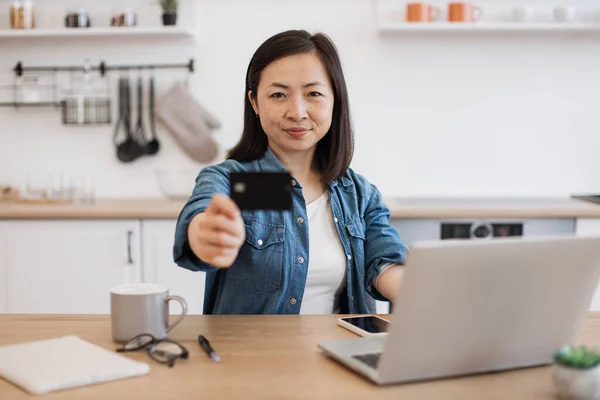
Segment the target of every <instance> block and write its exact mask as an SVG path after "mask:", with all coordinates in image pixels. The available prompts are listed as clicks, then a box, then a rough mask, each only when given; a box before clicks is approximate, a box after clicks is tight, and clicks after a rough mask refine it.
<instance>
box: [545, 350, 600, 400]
mask: <svg viewBox="0 0 600 400" xmlns="http://www.w3.org/2000/svg"><path fill="white" fill-rule="evenodd" d="M599 365H600V353H598V352H597V351H596V350H594V349H589V348H587V347H586V346H563V347H561V348H560V349H559V350H558V351H557V352H556V353H555V354H554V374H553V379H554V385H555V386H556V389H557V391H558V394H559V396H560V397H562V398H565V399H575V400H592V399H596V398H598V396H600V367H599Z"/></svg>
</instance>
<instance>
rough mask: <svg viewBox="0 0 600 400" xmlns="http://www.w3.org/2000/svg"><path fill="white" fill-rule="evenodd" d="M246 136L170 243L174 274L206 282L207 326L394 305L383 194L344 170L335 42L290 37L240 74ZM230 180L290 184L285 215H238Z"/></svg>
mask: <svg viewBox="0 0 600 400" xmlns="http://www.w3.org/2000/svg"><path fill="white" fill-rule="evenodd" d="M244 102H245V109H244V131H243V133H242V137H241V138H240V141H239V142H238V144H237V145H236V146H235V147H234V148H233V149H232V150H231V151H230V153H229V155H228V157H227V158H228V159H227V160H226V161H224V162H222V163H221V164H218V165H213V166H209V167H206V168H204V169H203V170H202V171H201V172H200V174H199V175H198V178H197V180H196V185H195V187H194V191H193V193H192V196H191V197H190V199H189V200H188V202H187V203H186V205H185V206H184V208H183V210H182V212H181V214H180V216H179V219H178V222H177V228H176V232H175V246H174V252H173V254H174V259H175V262H176V263H177V264H178V265H179V266H181V267H183V268H187V269H190V270H193V271H206V272H207V274H206V288H205V301H204V312H205V313H206V314H241V313H246V314H256V313H269V314H273V313H277V314H298V313H301V314H326V313H373V312H375V301H374V300H393V298H394V295H395V292H396V288H397V287H398V285H399V283H400V279H401V276H402V269H401V267H400V266H399V265H400V264H402V263H403V262H404V259H405V256H406V251H407V247H406V246H405V245H404V243H403V242H402V241H401V240H400V237H399V236H398V233H397V232H396V230H395V229H394V228H393V227H392V226H391V225H390V213H389V210H388V208H387V207H386V206H385V204H383V202H382V200H381V194H380V193H379V190H378V189H377V188H376V187H375V186H374V185H372V184H370V183H369V182H368V181H367V180H366V179H365V178H364V177H363V176H361V175H359V174H357V173H356V172H354V171H353V170H352V169H351V168H350V167H349V166H350V162H351V160H352V155H353V150H354V140H353V133H352V127H351V123H350V120H351V119H350V109H349V105H348V93H347V90H346V83H345V80H344V74H343V71H342V66H341V62H340V59H339V56H338V53H337V50H336V48H335V46H334V44H333V42H332V41H331V40H330V39H329V38H328V37H327V36H325V35H324V34H321V33H318V34H315V35H311V34H309V33H308V32H306V31H298V30H294V31H287V32H282V33H279V34H277V35H274V36H272V37H271V38H269V39H267V40H266V41H265V42H264V43H263V44H262V45H261V46H260V47H259V48H258V50H256V52H255V53H254V56H253V57H252V59H251V60H250V65H249V66H248V71H247V74H246V87H245V91H244ZM231 172H288V173H289V174H290V175H291V176H292V188H293V189H292V210H291V212H288V211H286V212H275V211H267V210H253V211H249V210H244V211H243V212H241V211H240V210H239V208H238V207H237V205H236V204H235V203H234V202H233V201H232V200H231V199H230V198H229V197H228V195H229V173H231Z"/></svg>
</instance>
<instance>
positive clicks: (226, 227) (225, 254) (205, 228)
mask: <svg viewBox="0 0 600 400" xmlns="http://www.w3.org/2000/svg"><path fill="white" fill-rule="evenodd" d="M245 238H246V228H245V227H244V220H243V219H242V215H241V213H240V209H239V208H238V206H237V205H236V204H235V203H234V202H233V200H231V199H230V198H229V197H228V196H226V195H224V194H220V193H218V194H215V195H214V196H213V198H212V200H211V202H210V204H209V205H208V207H207V208H206V209H205V210H204V211H203V212H201V213H200V214H198V215H196V216H195V217H194V218H192V221H191V222H190V224H189V226H188V242H189V244H190V248H191V249H192V251H193V252H194V254H195V255H196V256H197V257H198V258H199V259H201V260H202V261H204V262H206V263H208V264H210V265H212V266H214V267H218V268H228V267H230V266H231V265H232V264H233V262H234V261H235V259H236V258H237V255H238V252H239V250H240V247H242V244H243V243H244V239H245Z"/></svg>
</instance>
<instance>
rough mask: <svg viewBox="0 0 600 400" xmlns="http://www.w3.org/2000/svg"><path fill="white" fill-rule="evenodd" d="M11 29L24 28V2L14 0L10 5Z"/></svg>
mask: <svg viewBox="0 0 600 400" xmlns="http://www.w3.org/2000/svg"><path fill="white" fill-rule="evenodd" d="M9 14H10V29H23V28H22V26H23V22H22V18H21V16H22V15H23V2H22V1H13V2H12V4H11V6H10V11H9Z"/></svg>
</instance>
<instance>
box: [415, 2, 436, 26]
mask: <svg viewBox="0 0 600 400" xmlns="http://www.w3.org/2000/svg"><path fill="white" fill-rule="evenodd" d="M440 15H442V10H440V9H439V8H438V7H436V6H432V5H430V4H427V3H407V4H406V22H431V21H435V20H438V19H439V18H440Z"/></svg>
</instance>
